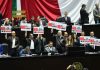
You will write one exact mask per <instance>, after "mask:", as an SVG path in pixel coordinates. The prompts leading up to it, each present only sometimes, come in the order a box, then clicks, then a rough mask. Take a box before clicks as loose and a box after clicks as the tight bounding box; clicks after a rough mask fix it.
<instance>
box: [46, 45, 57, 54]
mask: <svg viewBox="0 0 100 70" xmlns="http://www.w3.org/2000/svg"><path fill="white" fill-rule="evenodd" d="M51 48H52V50H51V49H50V47H49V46H48V45H46V47H45V51H46V52H48V53H52V52H53V53H56V52H57V50H56V48H55V47H51Z"/></svg>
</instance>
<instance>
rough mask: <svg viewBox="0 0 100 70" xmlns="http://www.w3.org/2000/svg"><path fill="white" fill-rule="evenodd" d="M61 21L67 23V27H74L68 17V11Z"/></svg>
mask: <svg viewBox="0 0 100 70" xmlns="http://www.w3.org/2000/svg"><path fill="white" fill-rule="evenodd" d="M59 20H61V22H65V24H67V25H72V23H71V18H70V17H68V12H67V11H65V13H64V17H61V18H60V19H59Z"/></svg>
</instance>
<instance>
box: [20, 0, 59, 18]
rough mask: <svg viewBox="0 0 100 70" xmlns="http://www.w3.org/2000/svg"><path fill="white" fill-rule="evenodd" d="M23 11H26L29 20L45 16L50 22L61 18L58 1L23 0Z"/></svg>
mask: <svg viewBox="0 0 100 70" xmlns="http://www.w3.org/2000/svg"><path fill="white" fill-rule="evenodd" d="M21 9H22V10H25V11H26V16H27V18H28V20H29V19H30V18H31V17H32V16H34V17H35V18H37V16H45V17H46V18H47V19H48V20H56V18H58V17H59V16H61V13H60V9H59V5H58V0H21Z"/></svg>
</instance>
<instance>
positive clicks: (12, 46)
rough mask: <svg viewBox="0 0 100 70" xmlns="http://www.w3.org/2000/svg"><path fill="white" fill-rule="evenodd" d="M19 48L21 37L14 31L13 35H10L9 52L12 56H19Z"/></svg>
mask: <svg viewBox="0 0 100 70" xmlns="http://www.w3.org/2000/svg"><path fill="white" fill-rule="evenodd" d="M18 48H19V38H18V37H17V36H16V32H15V31H12V36H10V37H8V54H9V55H10V56H17V55H18V53H17V49H18Z"/></svg>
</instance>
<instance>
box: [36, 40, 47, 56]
mask: <svg viewBox="0 0 100 70" xmlns="http://www.w3.org/2000/svg"><path fill="white" fill-rule="evenodd" d="M45 45H46V39H45V38H42V39H40V38H36V40H35V52H36V54H38V55H40V54H41V53H43V52H44V46H45Z"/></svg>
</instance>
